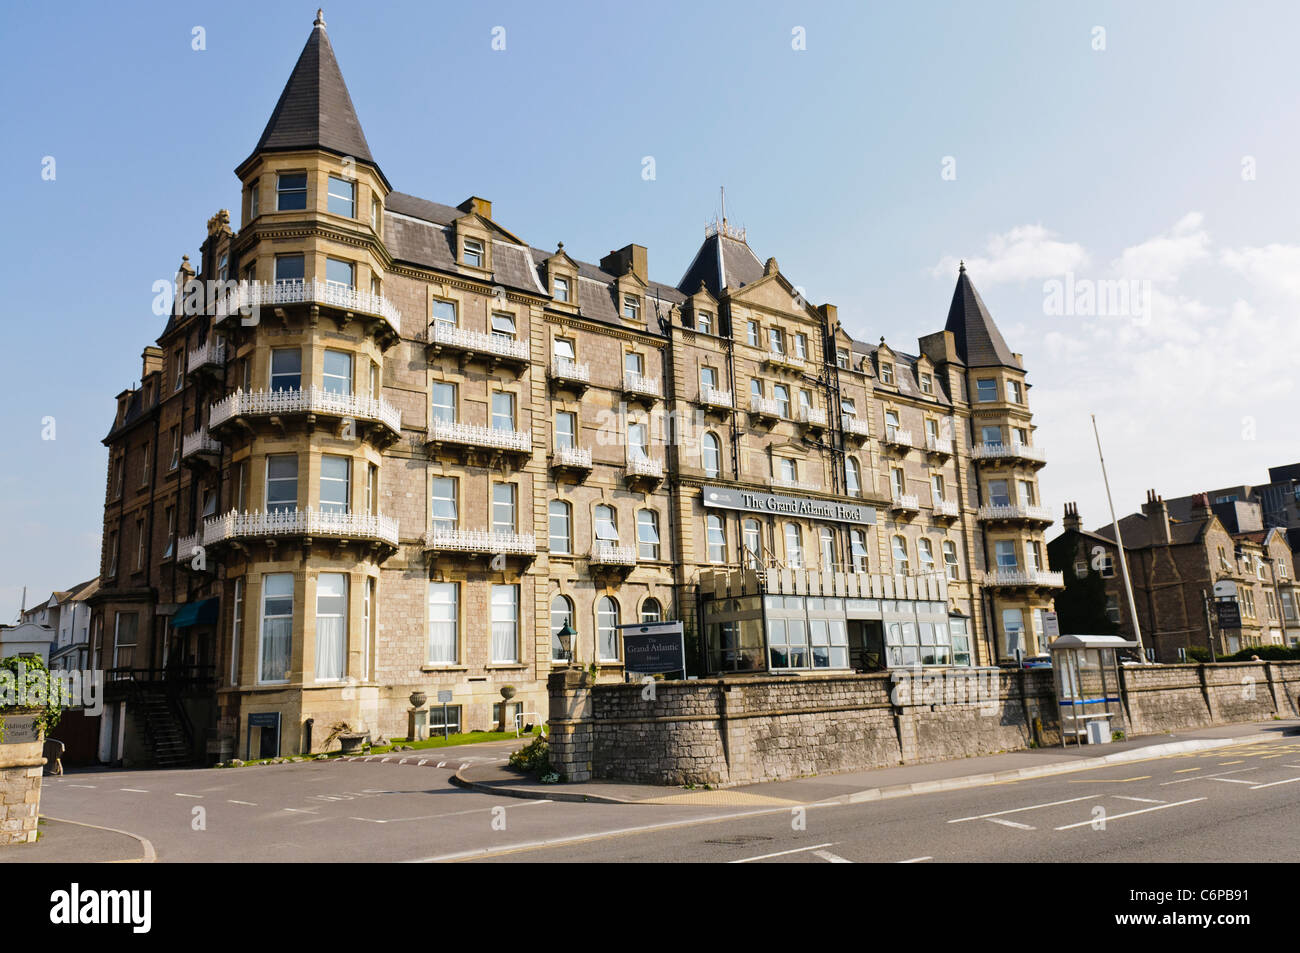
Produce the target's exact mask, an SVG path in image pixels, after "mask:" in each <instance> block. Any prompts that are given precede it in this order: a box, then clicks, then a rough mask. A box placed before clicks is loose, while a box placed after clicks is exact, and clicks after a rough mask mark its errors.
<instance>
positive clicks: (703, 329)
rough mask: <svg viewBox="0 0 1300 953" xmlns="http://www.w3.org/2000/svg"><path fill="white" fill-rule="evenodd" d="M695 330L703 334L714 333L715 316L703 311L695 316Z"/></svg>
mask: <svg viewBox="0 0 1300 953" xmlns="http://www.w3.org/2000/svg"><path fill="white" fill-rule="evenodd" d="M695 328H696V330H697V331H699V332H700V333H701V334H712V333H713V315H711V314H710V313H709V312H707V311H701V312H699V313H698V314H697V315H696V316H695Z"/></svg>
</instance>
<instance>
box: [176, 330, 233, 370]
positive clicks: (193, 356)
mask: <svg viewBox="0 0 1300 953" xmlns="http://www.w3.org/2000/svg"><path fill="white" fill-rule="evenodd" d="M225 363H226V345H225V344H224V343H218V342H217V341H215V340H213V339H211V338H209V339H208V340H206V341H204V342H203V343H202V344H200V345H199V346H198V347H194V348H190V351H189V354H187V355H186V358H185V367H186V369H188V370H191V371H194V370H198V369H199V368H200V367H203V366H204V365H205V364H212V365H215V366H217V367H220V366H221V365H223V364H225Z"/></svg>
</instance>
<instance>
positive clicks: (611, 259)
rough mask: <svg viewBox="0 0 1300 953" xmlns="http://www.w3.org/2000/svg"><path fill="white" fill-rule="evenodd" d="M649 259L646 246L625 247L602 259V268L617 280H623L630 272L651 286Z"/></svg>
mask: <svg viewBox="0 0 1300 953" xmlns="http://www.w3.org/2000/svg"><path fill="white" fill-rule="evenodd" d="M648 258H649V256H648V254H647V250H646V247H645V246H644V245H624V246H623V247H622V248H620V249H618V251H612V252H610V253H609V254H608V255H606V256H605V257H604V258H602V259H601V260H600V267H601V269H602V270H603V271H607V272H609V273H610V274H611V275H613V276H614V277H615V278H621V277H623V276H624V275H626V274H627V273H628V272H629V271H630V272H631V273H632V274H634V275H636V276H637V277H638V278H640V279H641V280H642V281H644V282H646V283H647V284H649V282H650V268H649V262H648Z"/></svg>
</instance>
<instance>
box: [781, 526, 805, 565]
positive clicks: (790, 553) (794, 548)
mask: <svg viewBox="0 0 1300 953" xmlns="http://www.w3.org/2000/svg"><path fill="white" fill-rule="evenodd" d="M785 565H786V568H787V569H803V568H804V566H803V532H802V531H801V530H800V529H799V524H798V523H786V524H785Z"/></svg>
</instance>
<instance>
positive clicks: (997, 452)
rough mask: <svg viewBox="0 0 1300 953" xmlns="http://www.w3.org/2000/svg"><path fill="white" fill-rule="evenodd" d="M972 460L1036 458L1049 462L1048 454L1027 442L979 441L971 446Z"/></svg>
mask: <svg viewBox="0 0 1300 953" xmlns="http://www.w3.org/2000/svg"><path fill="white" fill-rule="evenodd" d="M970 456H971V459H972V460H1004V459H1019V460H1036V461H1039V462H1040V463H1046V462H1047V454H1045V453H1044V452H1043V451H1042V450H1041V449H1039V448H1038V447H1031V446H1029V444H1027V443H977V444H975V446H973V447H971V448H970Z"/></svg>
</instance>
